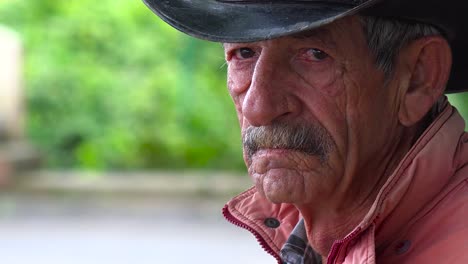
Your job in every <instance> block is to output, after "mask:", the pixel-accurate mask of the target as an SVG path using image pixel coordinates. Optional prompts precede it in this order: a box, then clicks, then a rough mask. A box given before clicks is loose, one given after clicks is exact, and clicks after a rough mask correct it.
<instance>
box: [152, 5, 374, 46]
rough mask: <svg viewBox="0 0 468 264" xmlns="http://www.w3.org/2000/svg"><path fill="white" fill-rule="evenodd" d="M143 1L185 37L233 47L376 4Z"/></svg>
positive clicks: (294, 31)
mask: <svg viewBox="0 0 468 264" xmlns="http://www.w3.org/2000/svg"><path fill="white" fill-rule="evenodd" d="M143 1H144V2H145V4H146V5H147V6H148V7H149V8H150V9H151V10H152V11H153V12H154V13H156V14H157V15H158V16H159V17H161V18H162V19H163V20H164V21H166V22H167V23H168V24H170V25H171V26H173V27H174V28H176V29H178V30H180V31H182V32H184V33H186V34H189V35H191V36H194V37H197V38H201V39H205V40H209V41H215V42H231V43H233V42H253V41H259V40H266V39H272V38H277V37H281V36H286V35H291V34H294V33H297V32H302V31H306V30H310V29H314V28H317V27H320V26H322V25H325V24H329V23H331V22H333V21H335V20H337V19H339V18H342V17H345V16H348V15H351V14H354V13H357V12H359V11H360V10H361V9H362V8H364V7H366V6H369V5H371V4H372V3H373V2H377V1H378V0H369V1H367V2H365V3H363V4H360V5H358V4H343V2H338V1H337V2H334V3H333V2H327V1H297V2H295V3H293V4H291V3H284V2H283V3H281V1H279V2H273V3H272V2H266V1H264V2H263V3H262V2H260V3H258V2H257V3H255V2H250V3H246V2H242V3H240V2H235V1H231V2H227V1H224V2H223V1H217V0H170V1H162V0H143ZM350 2H351V1H350ZM356 2H357V1H356Z"/></svg>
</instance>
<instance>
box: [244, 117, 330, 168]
mask: <svg viewBox="0 0 468 264" xmlns="http://www.w3.org/2000/svg"><path fill="white" fill-rule="evenodd" d="M242 143H243V145H244V150H245V151H246V154H247V157H248V158H249V159H251V158H252V156H253V155H254V154H255V152H257V151H258V150H260V149H267V148H270V149H289V150H295V151H300V152H303V153H305V154H308V155H313V156H318V157H319V158H320V159H321V160H322V161H324V160H326V158H327V157H328V154H329V152H330V150H331V148H332V146H333V141H332V140H331V136H330V134H329V133H328V131H326V130H325V129H324V128H323V127H321V126H318V125H315V124H307V125H302V124H283V123H282V124H273V125H270V126H261V127H252V126H251V127H248V128H247V129H245V130H244V133H243V136H242Z"/></svg>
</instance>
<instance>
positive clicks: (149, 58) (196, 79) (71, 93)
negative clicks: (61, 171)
mask: <svg viewBox="0 0 468 264" xmlns="http://www.w3.org/2000/svg"><path fill="white" fill-rule="evenodd" d="M0 23H3V24H6V25H8V26H10V27H12V28H13V29H15V30H17V31H18V32H20V34H21V35H22V36H23V41H24V45H25V51H26V63H25V77H26V89H27V93H26V96H27V105H28V121H27V127H28V134H29V136H30V138H31V139H32V140H33V142H34V143H36V144H37V145H38V146H40V148H41V149H42V150H43V151H44V153H45V154H46V157H47V163H48V166H51V167H67V168H69V167H80V168H93V169H135V168H138V169H146V168H214V169H243V168H244V166H243V162H242V154H241V147H240V146H241V144H240V133H239V128H238V124H237V118H236V116H235V112H234V108H233V106H232V101H231V99H230V98H229V96H228V93H227V90H226V88H225V86H226V84H225V83H226V80H225V74H226V73H225V67H223V64H224V57H223V52H222V47H221V46H220V44H215V43H207V42H203V41H198V40H195V39H193V38H190V37H188V36H185V35H183V34H181V33H179V32H177V31H175V30H174V29H172V28H170V27H169V26H168V25H166V24H165V23H163V22H162V21H161V20H160V19H158V18H157V17H156V16H155V15H154V14H152V13H151V11H150V10H149V9H148V8H146V7H145V5H144V4H143V3H142V2H141V1H138V0H135V1H133V0H132V1H128V0H112V1H111V0H101V1H94V0H71V1H57V0H34V1H20V0H11V1H2V2H1V3H0Z"/></svg>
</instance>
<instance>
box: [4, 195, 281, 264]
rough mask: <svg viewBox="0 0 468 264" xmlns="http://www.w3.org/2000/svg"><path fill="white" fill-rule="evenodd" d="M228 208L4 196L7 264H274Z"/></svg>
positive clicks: (204, 203) (149, 200) (170, 201)
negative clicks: (229, 218) (227, 214)
mask: <svg viewBox="0 0 468 264" xmlns="http://www.w3.org/2000/svg"><path fill="white" fill-rule="evenodd" d="M223 205H224V200H222V201H221V200H216V199H210V198H205V199H200V198H193V197H192V198H187V199H183V198H178V199H174V198H167V197H165V198H161V197H133V196H128V195H126V196H125V197H116V196H113V195H105V196H102V195H100V196H98V195H96V194H88V195H84V194H73V195H70V194H60V193H55V194H53V195H50V194H49V195H45V194H25V193H6V192H2V193H0V234H1V235H0V259H1V260H0V261H1V263H8V264H32V263H34V264H105V263H112V264H124V263H125V264H129V263H135V264H147V263H148V264H150V263H151V264H155V263H171V264H172V263H174V264H179V263H224V264H230V263H243V264H249V263H274V262H275V261H274V259H273V258H272V257H271V256H269V255H268V254H267V253H265V252H264V251H263V250H262V249H261V248H260V247H259V246H258V245H257V242H256V240H255V238H254V237H253V236H252V235H251V234H250V233H249V232H247V231H245V230H241V229H238V228H236V227H234V226H232V225H231V224H228V223H227V222H226V221H225V220H224V219H223V217H222V216H221V213H220V210H221V208H222V207H223Z"/></svg>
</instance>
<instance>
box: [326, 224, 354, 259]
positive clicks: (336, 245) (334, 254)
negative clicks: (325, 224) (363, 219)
mask: <svg viewBox="0 0 468 264" xmlns="http://www.w3.org/2000/svg"><path fill="white" fill-rule="evenodd" d="M360 231H361V228H358V229H356V230H354V232H352V233H351V234H349V235H348V236H347V237H345V238H343V239H341V240H338V241H335V243H333V246H332V248H331V251H330V254H329V255H328V258H327V264H334V263H335V262H336V257H338V255H339V253H340V249H341V246H342V245H343V244H344V243H347V242H349V241H351V240H352V239H354V238H355V237H356V236H357V234H359V232H360Z"/></svg>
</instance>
